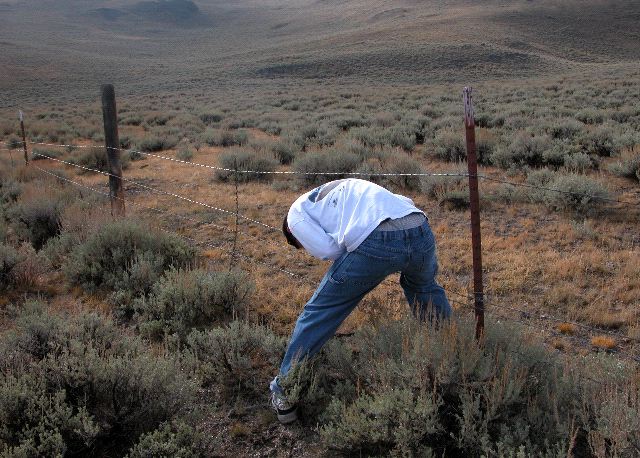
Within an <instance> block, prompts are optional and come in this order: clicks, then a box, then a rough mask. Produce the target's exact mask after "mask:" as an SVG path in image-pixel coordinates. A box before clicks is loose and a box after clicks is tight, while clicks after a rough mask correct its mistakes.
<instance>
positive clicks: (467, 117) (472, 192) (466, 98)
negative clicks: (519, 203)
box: [462, 87, 484, 339]
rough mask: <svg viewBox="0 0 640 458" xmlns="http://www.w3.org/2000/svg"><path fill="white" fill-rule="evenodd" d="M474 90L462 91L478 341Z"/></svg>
mask: <svg viewBox="0 0 640 458" xmlns="http://www.w3.org/2000/svg"><path fill="white" fill-rule="evenodd" d="M471 92H472V89H471V88H470V87H465V88H464V90H463V91H462V98H463V102H464V125H465V131H466V138H467V167H468V170H469V203H470V207H471V249H472V253H473V299H474V309H475V316H476V339H480V337H481V336H482V334H483V333H484V292H483V287H482V241H481V238H480V197H479V195H478V159H477V157H476V127H475V119H474V114H473V99H472V98H471Z"/></svg>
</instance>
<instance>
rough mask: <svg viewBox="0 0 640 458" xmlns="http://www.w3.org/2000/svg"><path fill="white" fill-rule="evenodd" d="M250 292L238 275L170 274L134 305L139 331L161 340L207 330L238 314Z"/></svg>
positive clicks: (246, 281) (245, 277) (250, 285)
mask: <svg viewBox="0 0 640 458" xmlns="http://www.w3.org/2000/svg"><path fill="white" fill-rule="evenodd" d="M252 292H253V282H251V280H250V279H249V277H248V275H247V274H246V273H244V272H240V271H232V272H228V271H222V272H211V271H207V270H204V269H194V270H171V271H169V272H167V273H166V274H165V277H164V278H162V279H161V280H160V281H158V282H157V283H156V284H155V285H154V286H153V288H152V290H151V294H150V295H149V298H145V297H142V298H140V299H139V300H138V301H137V302H136V310H137V312H138V314H139V315H140V320H139V321H140V325H139V326H140V330H141V332H142V333H143V334H144V335H147V336H149V337H152V338H156V339H158V338H161V337H162V336H163V335H164V333H165V332H166V333H169V334H173V333H177V334H178V335H179V336H181V337H183V338H184V337H185V336H186V334H187V333H188V331H190V330H191V329H192V328H194V327H202V326H208V325H210V324H212V323H214V322H216V321H220V320H222V319H224V318H229V317H231V316H232V315H235V314H236V313H240V312H241V311H242V310H243V308H244V306H245V305H246V303H247V300H248V298H249V296H250V295H251V293H252Z"/></svg>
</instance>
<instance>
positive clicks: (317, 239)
mask: <svg viewBox="0 0 640 458" xmlns="http://www.w3.org/2000/svg"><path fill="white" fill-rule="evenodd" d="M289 229H290V230H291V233H292V234H293V236H294V237H295V238H296V239H297V240H298V242H300V244H301V245H302V247H303V248H304V249H305V250H307V251H308V252H309V254H310V255H311V256H315V257H316V258H320V259H331V260H332V261H335V260H336V259H338V258H339V257H340V256H342V254H343V253H344V252H345V251H346V250H345V249H344V248H341V247H340V246H339V245H338V244H337V243H336V242H335V240H333V238H332V237H331V236H330V235H329V234H327V233H326V232H325V231H324V229H322V227H320V225H319V224H317V223H315V222H313V221H307V220H305V219H302V220H300V221H298V222H296V223H295V224H293V225H292V226H289Z"/></svg>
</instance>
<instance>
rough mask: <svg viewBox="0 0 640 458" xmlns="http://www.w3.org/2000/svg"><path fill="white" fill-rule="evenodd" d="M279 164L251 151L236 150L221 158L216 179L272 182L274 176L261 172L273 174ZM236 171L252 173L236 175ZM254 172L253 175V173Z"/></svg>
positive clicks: (226, 153)
mask: <svg viewBox="0 0 640 458" xmlns="http://www.w3.org/2000/svg"><path fill="white" fill-rule="evenodd" d="M277 165H278V163H277V162H276V161H275V159H273V158H271V157H268V156H264V155H263V154H260V153H256V152H254V151H251V150H245V149H234V150H231V151H227V152H225V153H224V154H222V155H221V156H220V167H222V168H224V169H226V170H216V173H215V177H216V178H217V179H218V180H220V181H232V182H234V181H236V180H237V181H238V182H247V181H271V180H272V179H273V175H272V174H269V173H261V172H273V171H274V170H275V169H276V166H277ZM235 170H243V171H244V170H248V171H250V173H236V172H235ZM251 172H252V173H251Z"/></svg>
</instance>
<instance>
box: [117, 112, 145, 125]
mask: <svg viewBox="0 0 640 458" xmlns="http://www.w3.org/2000/svg"><path fill="white" fill-rule="evenodd" d="M120 123H121V124H122V125H124V126H139V125H140V124H142V116H141V115H139V114H129V115H127V116H124V117H123V118H122V119H121V120H120Z"/></svg>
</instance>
